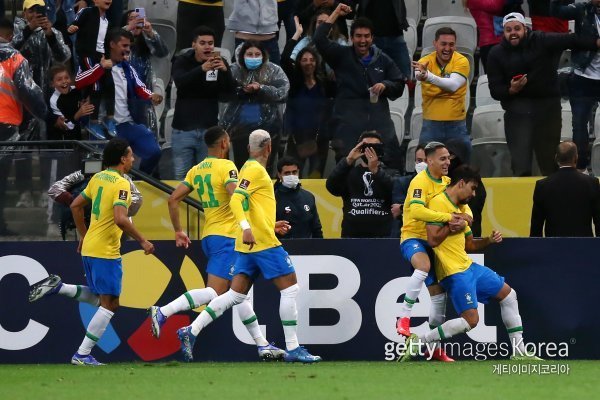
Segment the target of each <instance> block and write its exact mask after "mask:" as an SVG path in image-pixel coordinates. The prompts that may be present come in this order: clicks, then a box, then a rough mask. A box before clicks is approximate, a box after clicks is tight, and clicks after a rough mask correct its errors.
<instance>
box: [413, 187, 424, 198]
mask: <svg viewBox="0 0 600 400" xmlns="http://www.w3.org/2000/svg"><path fill="white" fill-rule="evenodd" d="M422 193H423V190H421V189H415V191H414V192H413V198H415V199H420V198H421V195H422Z"/></svg>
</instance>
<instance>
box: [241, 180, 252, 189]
mask: <svg viewBox="0 0 600 400" xmlns="http://www.w3.org/2000/svg"><path fill="white" fill-rule="evenodd" d="M248 186H250V181H249V180H248V179H242V181H241V182H240V189H248Z"/></svg>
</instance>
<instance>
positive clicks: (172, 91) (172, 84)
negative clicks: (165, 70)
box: [169, 82, 177, 108]
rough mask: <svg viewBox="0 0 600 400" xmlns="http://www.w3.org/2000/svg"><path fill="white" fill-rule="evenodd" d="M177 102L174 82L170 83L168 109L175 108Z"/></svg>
mask: <svg viewBox="0 0 600 400" xmlns="http://www.w3.org/2000/svg"><path fill="white" fill-rule="evenodd" d="M176 101H177V86H175V82H171V102H170V103H169V104H170V107H169V108H175V102H176Z"/></svg>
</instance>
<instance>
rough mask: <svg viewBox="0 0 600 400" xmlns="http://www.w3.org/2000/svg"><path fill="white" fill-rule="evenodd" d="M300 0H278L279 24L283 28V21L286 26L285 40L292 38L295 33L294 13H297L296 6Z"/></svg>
mask: <svg viewBox="0 0 600 400" xmlns="http://www.w3.org/2000/svg"><path fill="white" fill-rule="evenodd" d="M297 6H298V0H277V15H278V18H279V20H278V21H277V26H278V28H279V29H281V24H282V23H283V25H284V27H285V40H286V41H287V40H290V38H291V37H292V35H293V34H294V15H296V7H297Z"/></svg>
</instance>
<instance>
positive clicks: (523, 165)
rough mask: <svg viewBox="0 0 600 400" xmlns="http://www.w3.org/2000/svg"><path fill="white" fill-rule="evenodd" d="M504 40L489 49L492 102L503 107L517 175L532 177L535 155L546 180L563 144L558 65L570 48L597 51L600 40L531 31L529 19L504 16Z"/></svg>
mask: <svg viewBox="0 0 600 400" xmlns="http://www.w3.org/2000/svg"><path fill="white" fill-rule="evenodd" d="M502 25H503V27H504V38H503V39H502V42H500V43H499V44H497V45H496V46H494V47H493V48H492V50H490V54H489V56H488V79H489V85H490V92H491V94H492V97H493V98H494V99H496V100H499V101H500V102H501V103H502V108H504V110H505V111H506V113H505V114H504V132H505V135H506V141H507V143H508V147H509V149H510V153H511V157H512V169H513V174H514V175H515V176H531V171H532V168H531V167H532V160H533V151H534V150H535V155H536V159H537V162H538V165H539V167H540V170H541V172H542V174H543V175H549V174H550V173H552V172H553V171H554V170H555V168H556V165H555V163H554V149H556V146H557V145H558V143H559V142H560V132H561V127H562V122H561V105H560V90H559V86H558V74H557V73H556V70H557V68H558V61H559V58H560V55H561V54H562V52H563V51H564V50H566V49H587V50H596V49H597V48H598V47H600V39H592V38H582V37H578V36H577V35H575V34H567V33H563V34H558V33H544V32H538V31H533V32H532V31H530V30H529V29H528V28H527V27H526V26H525V17H523V15H522V14H519V13H510V14H507V15H506V16H505V17H504V20H503V22H502Z"/></svg>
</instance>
